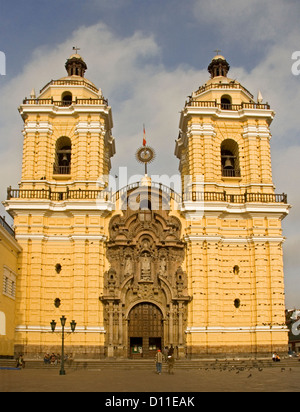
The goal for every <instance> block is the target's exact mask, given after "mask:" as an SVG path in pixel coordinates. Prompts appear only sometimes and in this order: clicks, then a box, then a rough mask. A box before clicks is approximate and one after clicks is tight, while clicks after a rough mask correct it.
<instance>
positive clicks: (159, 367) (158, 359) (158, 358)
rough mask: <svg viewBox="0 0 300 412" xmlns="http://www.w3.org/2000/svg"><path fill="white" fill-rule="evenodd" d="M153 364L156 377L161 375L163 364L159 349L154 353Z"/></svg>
mask: <svg viewBox="0 0 300 412" xmlns="http://www.w3.org/2000/svg"><path fill="white" fill-rule="evenodd" d="M155 362H156V373H157V374H158V375H161V371H162V363H163V354H162V353H161V350H160V349H158V351H157V353H156V356H155Z"/></svg>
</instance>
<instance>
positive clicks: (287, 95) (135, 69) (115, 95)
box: [0, 0, 300, 308]
mask: <svg viewBox="0 0 300 412" xmlns="http://www.w3.org/2000/svg"><path fill="white" fill-rule="evenodd" d="M299 21H300V2H299V0H210V1H209V2H208V1H204V0H186V1H184V2H183V1H182V0H181V1H180V0H163V1H162V0H85V1H78V0H51V1H49V0H26V1H24V0H10V1H8V0H2V2H1V4H0V51H3V52H5V54H6V75H5V76H0V197H1V199H5V197H6V187H7V186H9V185H11V186H12V187H17V185H18V182H19V180H20V174H21V159H22V133H21V132H22V121H21V118H20V116H19V114H18V111H17V107H18V106H19V105H20V103H21V102H22V99H23V98H24V97H25V96H29V95H30V92H31V90H32V88H35V90H36V91H37V92H38V91H39V90H40V89H41V88H42V87H43V86H44V85H45V84H46V83H47V82H48V81H49V80H51V79H53V78H60V77H63V76H65V69H64V64H65V61H66V59H67V58H68V57H69V55H70V54H72V47H73V46H75V45H76V46H78V47H80V48H81V50H80V53H81V54H82V56H83V57H84V59H85V61H86V63H87V65H88V71H87V73H86V77H87V78H88V79H90V80H92V81H93V82H94V83H95V84H96V85H97V86H98V87H100V88H101V89H102V90H103V94H104V96H105V97H106V98H108V100H109V104H110V105H111V106H112V111H113V119H114V129H113V134H114V137H115V139H116V148H117V154H116V156H115V157H114V158H113V159H112V166H113V169H112V174H114V173H116V174H118V168H119V166H127V167H128V168H129V173H142V170H141V166H140V165H139V164H138V163H136V162H135V160H134V154H135V151H136V148H137V147H138V146H139V145H140V144H141V139H142V125H143V123H145V125H146V133H147V140H148V143H149V144H151V145H152V146H153V147H154V148H155V149H156V151H157V158H156V161H155V162H154V163H153V164H152V165H151V168H152V170H151V171H150V172H151V173H156V174H164V173H165V174H169V175H172V174H176V173H177V171H178V161H177V159H176V158H175V156H174V154H173V153H174V147H175V146H174V145H175V142H174V141H175V139H176V138H177V136H178V122H179V112H180V110H181V109H182V108H183V106H184V102H185V100H186V98H187V96H188V95H190V94H191V93H192V92H193V91H195V90H197V89H198V87H199V86H200V85H201V84H203V83H205V81H206V80H207V79H208V77H209V75H208V72H207V66H208V64H209V62H210V61H211V59H212V58H213V57H214V54H215V53H214V50H215V49H217V48H218V49H221V51H222V54H223V55H224V56H225V57H226V59H227V60H228V62H229V63H230V66H231V69H230V72H229V77H231V78H234V79H235V78H236V79H238V80H239V81H240V82H241V83H242V84H243V85H244V86H245V87H246V88H247V89H248V90H250V91H251V92H252V94H253V95H254V96H255V97H256V96H257V92H258V90H261V92H262V95H263V98H264V101H267V102H268V103H270V105H271V107H272V109H274V110H275V112H276V117H275V120H274V121H273V123H272V125H271V132H272V139H271V149H272V165H273V179H274V183H275V186H276V192H277V193H282V192H286V193H287V194H288V199H289V202H290V203H291V204H292V205H293V208H292V210H291V212H290V215H289V216H288V217H287V218H286V219H285V220H284V222H283V228H284V235H285V236H286V237H287V241H286V242H285V244H284V263H285V284H286V304H287V306H288V307H294V306H295V307H298V308H299V307H300V298H299V296H300V280H299V267H300V254H299V252H298V247H299V245H300V212H299V211H300V209H299V207H300V191H299V175H300V162H299V158H300V143H299V130H300V116H299V106H300V76H295V75H293V74H292V72H291V66H292V64H293V61H292V60H291V56H292V53H293V52H294V51H296V50H300V26H299ZM166 119H168V120H167V121H166ZM4 213H5V212H4V208H3V207H2V208H0V214H2V215H3V214H4Z"/></svg>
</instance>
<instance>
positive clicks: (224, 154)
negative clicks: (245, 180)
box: [221, 139, 241, 177]
mask: <svg viewBox="0 0 300 412" xmlns="http://www.w3.org/2000/svg"><path fill="white" fill-rule="evenodd" d="M221 166H222V176H224V177H240V176H241V172H240V165H239V147H238V144H237V142H236V141H234V140H232V139H226V140H224V141H223V142H222V144H221Z"/></svg>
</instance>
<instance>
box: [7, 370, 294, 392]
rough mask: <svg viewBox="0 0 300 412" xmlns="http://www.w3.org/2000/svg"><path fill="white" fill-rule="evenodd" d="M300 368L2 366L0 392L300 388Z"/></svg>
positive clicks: (288, 389)
mask: <svg viewBox="0 0 300 412" xmlns="http://www.w3.org/2000/svg"><path fill="white" fill-rule="evenodd" d="M299 391H300V368H286V369H285V370H281V368H265V369H263V370H262V371H259V370H258V369H250V370H248V369H247V370H243V371H237V370H233V371H229V370H225V371H224V370H221V369H220V370H205V369H196V370H195V369H189V370H177V371H176V370H175V373H174V374H173V375H169V374H167V373H166V372H164V371H163V373H162V374H161V375H157V374H156V373H155V372H154V371H152V370H127V371H126V370H115V369H107V370H105V369H102V370H100V369H99V370H84V369H77V370H75V369H69V370H68V369H67V371H66V375H64V376H60V375H59V370H58V369H51V367H50V368H49V369H43V370H38V369H37V370H34V369H28V370H26V369H23V370H0V392H103V393H105V392H110V393H111V394H113V393H118V392H123V393H124V392H149V393H150V392H177V393H178V392H186V393H188V392H299Z"/></svg>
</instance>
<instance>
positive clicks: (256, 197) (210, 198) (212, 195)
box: [184, 191, 287, 203]
mask: <svg viewBox="0 0 300 412" xmlns="http://www.w3.org/2000/svg"><path fill="white" fill-rule="evenodd" d="M184 200H185V201H193V202H227V203H287V195H286V194H285V193H281V194H275V193H247V192H245V193H244V194H241V195H239V194H229V193H227V192H226V191H224V192H201V191H198V192H197V191H192V192H189V193H185V195H184Z"/></svg>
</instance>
